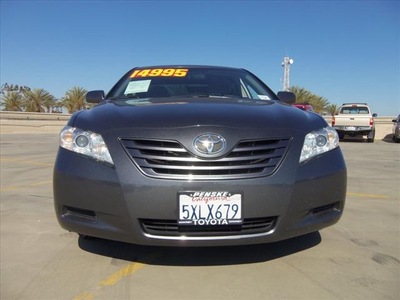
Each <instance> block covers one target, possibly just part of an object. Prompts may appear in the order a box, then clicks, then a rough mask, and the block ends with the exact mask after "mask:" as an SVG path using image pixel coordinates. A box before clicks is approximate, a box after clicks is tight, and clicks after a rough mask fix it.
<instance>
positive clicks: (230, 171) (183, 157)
mask: <svg viewBox="0 0 400 300" xmlns="http://www.w3.org/2000/svg"><path fill="white" fill-rule="evenodd" d="M120 141H121V143H122V145H123V147H124V149H125V151H126V152H127V153H128V155H129V156H130V158H131V159H132V161H133V162H134V163H135V164H136V166H137V167H138V168H139V169H140V170H141V171H142V172H143V173H144V174H146V175H148V176H151V177H159V178H168V179H171V178H172V179H187V178H190V179H192V180H193V179H228V178H250V177H257V176H268V175H270V174H271V173H273V172H274V171H275V169H276V168H277V166H278V165H279V164H280V163H281V162H282V160H283V157H284V156H285V154H286V152H287V149H288V147H289V144H290V139H289V138H286V139H272V140H252V141H241V142H239V143H238V144H237V145H236V146H235V147H233V149H232V150H231V151H230V152H228V153H227V154H225V155H224V156H221V157H217V158H202V157H199V156H197V155H195V154H193V153H191V152H190V151H189V150H188V149H186V148H185V147H183V146H182V145H181V144H180V143H179V142H177V141H171V140H153V139H149V140H144V139H127V138H121V139H120Z"/></svg>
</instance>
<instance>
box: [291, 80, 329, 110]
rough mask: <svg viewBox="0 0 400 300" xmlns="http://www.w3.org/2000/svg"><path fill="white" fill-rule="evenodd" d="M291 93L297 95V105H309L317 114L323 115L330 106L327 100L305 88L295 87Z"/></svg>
mask: <svg viewBox="0 0 400 300" xmlns="http://www.w3.org/2000/svg"><path fill="white" fill-rule="evenodd" d="M290 91H291V92H293V93H294V94H295V95H296V103H309V104H311V105H312V107H313V108H314V111H315V112H316V113H322V112H323V111H324V110H325V107H327V106H328V105H329V102H328V100H327V99H326V98H324V97H321V96H318V95H316V94H313V93H312V92H310V91H308V90H306V89H305V88H302V87H298V86H293V87H291V88H290Z"/></svg>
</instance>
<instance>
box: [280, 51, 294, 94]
mask: <svg viewBox="0 0 400 300" xmlns="http://www.w3.org/2000/svg"><path fill="white" fill-rule="evenodd" d="M293 62H294V61H293V59H291V58H289V57H288V56H285V57H284V58H283V62H282V67H283V85H282V91H289V88H290V80H289V77H290V65H291V64H293Z"/></svg>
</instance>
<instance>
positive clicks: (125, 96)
mask: <svg viewBox="0 0 400 300" xmlns="http://www.w3.org/2000/svg"><path fill="white" fill-rule="evenodd" d="M140 98H141V97H139V96H136V95H135V94H126V95H123V96H117V97H112V98H110V100H119V99H140Z"/></svg>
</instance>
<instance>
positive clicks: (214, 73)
mask: <svg viewBox="0 0 400 300" xmlns="http://www.w3.org/2000/svg"><path fill="white" fill-rule="evenodd" d="M177 96H186V97H187V96H189V97H192V96H193V97H225V98H228V97H229V98H230V97H234V98H247V99H257V100H271V99H276V96H275V94H274V93H273V92H272V91H271V90H270V89H269V88H268V87H267V86H266V85H265V84H264V83H262V82H261V81H260V80H259V79H258V78H257V77H255V76H254V75H252V74H251V73H249V72H247V71H245V70H243V69H230V68H212V67H210V68H208V67H190V66H189V67H169V66H168V67H149V68H139V69H133V70H131V71H130V72H128V73H127V74H126V75H125V76H124V77H123V78H122V79H121V80H120V81H119V82H118V83H117V84H116V85H115V86H114V87H113V88H112V90H111V91H110V92H109V94H108V95H107V98H111V99H121V98H154V97H157V98H159V97H177Z"/></svg>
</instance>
